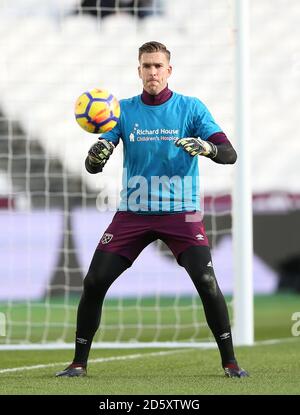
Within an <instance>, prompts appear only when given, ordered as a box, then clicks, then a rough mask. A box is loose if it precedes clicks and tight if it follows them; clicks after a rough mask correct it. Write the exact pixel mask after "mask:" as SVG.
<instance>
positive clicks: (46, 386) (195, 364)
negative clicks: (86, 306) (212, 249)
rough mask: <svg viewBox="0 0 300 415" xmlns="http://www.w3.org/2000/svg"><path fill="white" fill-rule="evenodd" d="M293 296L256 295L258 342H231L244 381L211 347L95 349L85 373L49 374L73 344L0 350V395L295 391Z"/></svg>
mask: <svg viewBox="0 0 300 415" xmlns="http://www.w3.org/2000/svg"><path fill="white" fill-rule="evenodd" d="M299 299H300V297H299V296H297V295H292V294H290V295H288V294H286V295H283V294H281V295H272V296H258V297H256V298H255V340H256V345H255V346H253V347H238V348H236V355H237V358H238V360H239V362H240V364H241V366H242V367H244V368H245V369H247V370H249V372H250V377H249V378H246V379H227V378H225V377H224V376H223V371H222V369H221V366H220V358H219V353H218V351H217V350H216V349H195V348H186V349H179V348H178V349H167V348H165V349H110V350H108V349H93V350H92V351H91V355H90V359H91V361H90V364H89V376H88V377H87V378H75V379H74V378H73V379H64V378H55V377H54V373H55V372H56V371H58V370H61V369H63V368H64V366H65V365H66V364H67V362H69V361H70V360H71V358H72V355H73V351H72V350H51V351H49V350H40V351H36V350H35V351H0V362H1V364H0V395H6V394H19V395H29V394H39V395H45V394H54V395H59V394H64V395H73V394H80V395H88V394H92V395H149V394H150V395H151V394H155V395H158V394H161V395H163V394H165V395H183V394H184V395H185V394H186V395H203V394H212V395H217V394H221V395H222V394H237V395H242V394H243V395H251V394H268V395H271V394H272V395H278V394H280V395H281V394H286V395H291V394H295V395H299V394H300V388H299V384H300V383H299V381H300V347H299V345H300V336H299V337H293V336H292V334H291V328H292V325H293V323H294V322H293V321H292V319H291V317H292V314H293V313H294V312H297V311H300V301H299ZM0 311H3V308H1V307H0ZM37 318H38V317H37ZM73 330H74V329H73V327H72V331H73ZM50 332H51V327H50ZM23 334H24V333H23ZM70 336H71V334H70ZM108 339H109V335H108ZM270 339H277V340H278V342H275V343H269V342H268V340H270ZM2 340H3V339H2ZM35 365H41V366H40V367H39V368H33V366H35ZM6 369H9V370H8V371H7V370H6Z"/></svg>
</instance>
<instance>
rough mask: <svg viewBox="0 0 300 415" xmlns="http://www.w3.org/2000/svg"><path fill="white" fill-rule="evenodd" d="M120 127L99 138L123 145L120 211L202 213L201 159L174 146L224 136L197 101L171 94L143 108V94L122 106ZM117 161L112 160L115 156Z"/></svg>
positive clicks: (123, 103)
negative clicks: (189, 139)
mask: <svg viewBox="0 0 300 415" xmlns="http://www.w3.org/2000/svg"><path fill="white" fill-rule="evenodd" d="M120 106H121V116H120V119H119V122H118V124H117V125H116V126H115V127H114V128H113V129H112V130H111V131H109V132H107V133H104V134H102V135H101V138H104V139H106V140H108V141H111V142H112V143H113V144H114V145H117V144H118V142H119V140H120V139H122V141H123V145H124V163H123V179H122V191H121V203H120V207H119V210H121V211H132V212H139V213H148V214H150V213H173V212H184V211H195V210H200V197H199V195H200V191H199V171H198V157H191V156H190V155H189V154H188V153H187V152H185V151H184V150H183V149H182V148H181V147H176V145H175V144H174V142H175V141H176V140H177V139H178V138H182V137H200V138H202V139H203V140H207V139H208V138H209V137H210V136H211V135H212V134H214V133H217V132H222V130H221V129H220V127H219V126H218V125H217V124H216V122H215V121H214V119H213V117H212V115H211V114H210V112H209V111H208V109H207V108H206V106H205V105H204V104H203V103H202V102H201V101H200V100H199V99H197V98H193V97H188V96H184V95H180V94H177V93H175V92H173V95H172V97H171V98H170V99H169V100H168V101H166V102H164V103H163V104H161V105H156V106H153V105H147V104H145V103H143V101H142V99H141V95H138V96H135V97H133V98H129V99H123V100H121V101H120ZM112 157H113V156H112Z"/></svg>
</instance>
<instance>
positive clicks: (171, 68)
mask: <svg viewBox="0 0 300 415" xmlns="http://www.w3.org/2000/svg"><path fill="white" fill-rule="evenodd" d="M172 71H173V67H172V66H171V65H169V68H168V78H169V76H170V75H171V73H172Z"/></svg>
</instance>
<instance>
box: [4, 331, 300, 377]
mask: <svg viewBox="0 0 300 415" xmlns="http://www.w3.org/2000/svg"><path fill="white" fill-rule="evenodd" d="M295 340H300V339H299V338H298V337H286V338H282V339H269V340H261V341H258V342H255V344H254V345H253V346H246V347H255V346H268V345H272V344H280V343H288V342H290V341H295ZM205 348H207V349H209V348H215V344H214V343H211V345H207V347H205ZM191 350H193V351H195V350H198V348H197V347H195V348H194V349H193V348H187V349H179V350H178V349H177V350H168V351H161V352H151V353H137V354H129V355H125V356H111V357H100V358H98V359H90V360H89V364H90V363H104V362H113V361H118V360H130V359H131V360H132V359H140V358H144V357H157V356H167V355H172V354H177V353H182V352H187V351H191ZM69 364H70V362H58V363H47V364H45V365H33V366H20V367H13V368H8V369H0V374H2V373H12V372H22V371H26V370H35V369H45V368H50V367H55V366H66V365H69Z"/></svg>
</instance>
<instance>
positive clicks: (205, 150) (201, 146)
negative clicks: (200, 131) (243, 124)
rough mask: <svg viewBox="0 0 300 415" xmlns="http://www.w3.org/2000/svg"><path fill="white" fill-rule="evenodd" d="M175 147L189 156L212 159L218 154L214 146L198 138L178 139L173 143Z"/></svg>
mask: <svg viewBox="0 0 300 415" xmlns="http://www.w3.org/2000/svg"><path fill="white" fill-rule="evenodd" d="M175 145H176V146H177V147H182V148H183V149H184V150H185V151H186V152H187V153H189V155H190V156H192V157H194V156H206V157H209V158H212V159H213V158H214V157H216V155H217V154H218V149H217V146H215V144H213V143H211V142H209V141H205V140H202V139H201V138H199V137H186V138H178V140H176V141H175Z"/></svg>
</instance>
